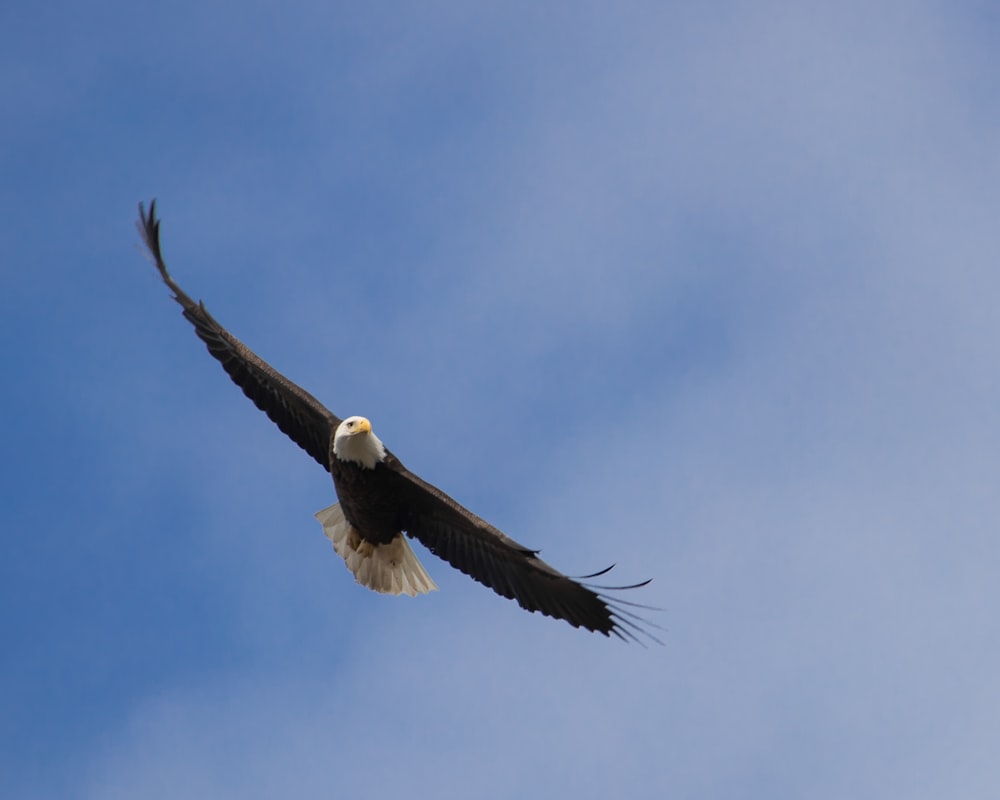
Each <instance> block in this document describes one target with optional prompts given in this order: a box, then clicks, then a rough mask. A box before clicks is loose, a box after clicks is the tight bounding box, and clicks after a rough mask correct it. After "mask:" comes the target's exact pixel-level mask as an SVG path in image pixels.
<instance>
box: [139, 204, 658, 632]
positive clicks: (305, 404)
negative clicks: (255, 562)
mask: <svg viewBox="0 0 1000 800" xmlns="http://www.w3.org/2000/svg"><path fill="white" fill-rule="evenodd" d="M137 227H138V230H139V234H140V235H141V237H142V240H143V242H144V243H145V245H146V247H147V248H148V249H149V252H150V254H151V255H152V258H153V261H154V262H155V264H156V268H157V269H158V270H159V273H160V277H161V278H162V279H163V281H164V283H166V285H167V286H168V287H169V288H170V290H171V291H172V292H173V299H174V300H176V301H177V302H178V303H179V304H180V306H181V308H182V309H183V314H184V317H185V318H186V319H187V320H188V322H190V323H191V324H192V325H193V326H194V330H195V333H196V334H197V335H198V337H199V338H200V339H201V340H202V341H203V342H204V343H205V344H206V345H207V346H208V351H209V353H211V354H212V356H213V357H214V358H215V359H217V360H218V361H219V362H220V363H221V364H222V367H223V369H225V371H226V372H227V373H228V374H229V377H230V378H232V380H233V382H234V383H236V385H237V386H239V387H240V388H241V389H242V390H243V393H244V394H245V395H246V396H247V397H249V398H250V399H251V400H252V401H253V402H254V404H255V405H256V406H257V408H259V409H260V410H261V411H263V412H264V413H265V414H267V416H268V417H270V419H271V420H272V421H273V422H274V423H275V424H276V425H277V426H278V427H279V428H280V429H281V430H282V432H284V433H285V434H286V435H287V436H288V437H289V438H290V439H291V440H292V441H294V442H295V443H296V444H297V445H298V446H299V447H301V448H302V449H303V450H305V451H306V452H307V453H308V454H309V455H310V456H312V457H313V458H314V459H315V460H316V461H317V463H319V465H320V466H321V467H323V469H325V470H327V471H328V472H329V473H330V474H331V475H332V476H333V485H334V488H335V490H336V493H337V498H338V500H339V502H338V503H336V504H334V505H332V506H330V507H329V508H325V509H323V510H322V511H319V512H317V514H316V517H317V519H318V520H319V521H320V523H321V524H322V526H323V530H324V533H325V534H326V536H327V537H328V538H329V539H330V540H331V541H332V543H333V547H334V549H335V551H336V552H337V554H338V555H340V556H341V558H343V559H344V561H345V563H346V564H347V567H348V569H349V570H350V571H351V572H352V573H353V574H354V576H355V579H356V580H357V581H358V583H361V584H362V585H364V586H367V587H368V588H369V589H373V590H374V591H376V592H383V593H387V594H396V595H398V594H407V595H411V596H414V595H417V594H422V593H425V592H429V591H432V590H434V589H436V588H437V586H436V585H435V583H434V581H433V580H432V579H431V578H430V576H429V575H428V574H427V572H426V571H425V570H424V567H423V565H422V564H421V563H420V561H419V560H418V558H417V556H416V554H415V553H414V552H413V550H412V549H411V548H410V545H409V543H408V542H407V540H406V537H405V536H404V535H403V534H404V532H405V533H406V534H408V535H409V536H410V537H411V538H413V539H416V540H417V541H419V542H421V543H422V544H423V545H424V546H425V547H427V549H428V550H430V551H431V552H432V553H434V554H435V555H437V556H439V557H440V558H443V559H444V560H445V561H447V562H448V563H449V564H451V565H452V566H453V567H455V568H456V569H459V570H461V571H462V572H464V573H465V574H466V575H468V576H470V577H471V578H473V579H475V580H476V581H479V582H480V583H482V584H485V585H486V586H488V587H490V588H491V589H493V591H495V592H496V593H497V594H499V595H502V596H503V597H507V598H511V599H514V600H516V601H517V602H518V603H519V604H520V605H521V607H522V608H524V609H526V610H528V611H540V612H541V613H542V614H544V615H546V616H550V617H554V618H556V619H563V620H566V622H568V623H569V624H570V625H572V626H573V627H575V628H585V629H587V630H590V631H596V632H599V633H602V634H604V635H605V636H608V635H610V634H614V635H615V636H618V637H619V638H621V639H631V640H636V639H637V635H639V634H641V635H645V636H648V637H649V638H651V639H653V640H654V641H655V637H653V636H652V635H651V634H650V633H649V631H648V628H647V627H646V626H647V625H648V624H649V623H648V622H647V621H645V620H642V619H641V618H640V617H638V616H636V614H635V613H634V612H632V611H629V610H627V609H625V608H623V607H622V606H623V605H627V606H633V607H635V606H636V605H637V604H634V603H629V602H626V601H623V600H620V599H618V600H616V601H614V602H612V601H611V600H610V599H609V598H608V597H606V596H604V595H602V594H600V593H599V592H598V591H597V590H604V591H607V590H612V591H617V590H625V589H634V588H638V587H640V586H645V585H646V584H647V583H649V581H644V582H642V583H637V584H633V585H631V586H615V587H610V586H592V585H589V584H585V583H582V582H581V581H586V580H589V579H592V578H595V577H598V576H600V575H603V574H605V573H606V572H608V570H610V569H611V567H608V568H607V569H605V570H602V571H600V572H596V573H594V574H592V575H586V576H583V577H582V578H580V579H576V580H575V579H573V578H569V577H567V576H566V575H563V574H562V573H560V572H558V571H557V570H555V569H553V568H552V567H550V566H549V565H548V564H546V563H545V562H544V561H542V560H541V559H540V558H538V551H536V550H531V549H529V548H527V547H525V546H524V545H521V544H519V543H518V542H515V541H514V540H513V539H511V538H510V537H509V536H506V535H505V534H504V533H502V532H501V531H500V530H498V529H497V528H495V527H493V526H492V525H490V524H489V523H488V522H485V521H484V520H482V519H480V518H479V517H478V516H476V515H475V514H473V513H472V512H471V511H469V510H467V509H466V508H463V507H462V506H461V505H459V504H458V503H457V502H456V501H455V500H453V499H452V498H451V497H449V496H448V495H447V494H445V493H444V492H442V491H441V490H440V489H438V488H436V487H434V486H432V485H431V484H429V483H427V482H426V481H424V480H422V479H421V478H419V477H418V476H417V475H414V474H413V473H412V472H410V471H409V470H408V469H406V467H404V466H403V465H402V463H401V462H400V461H399V459H398V458H396V456H394V455H393V454H392V453H391V452H390V451H389V450H388V449H387V448H386V447H385V445H383V444H382V442H381V440H380V439H379V438H378V437H377V436H376V435H375V433H374V431H373V430H372V426H371V423H370V422H369V421H368V420H367V419H365V418H364V417H359V416H354V417H348V418H346V419H343V420H341V419H339V418H338V417H336V416H335V415H334V414H332V413H331V412H330V411H328V410H327V409H326V408H325V407H324V406H323V405H322V404H321V403H320V402H319V401H318V400H317V399H316V398H315V397H313V396H312V395H311V394H309V393H308V392H306V391H305V390H304V389H302V388H301V387H299V386H297V385H296V384H294V383H292V382H291V381H290V380H288V378H286V377H285V376H284V375H281V374H280V373H279V372H277V371H276V370H275V369H274V368H272V367H271V366H270V365H269V364H267V363H265V362H264V361H263V360H262V359H261V358H259V357H258V356H257V355H256V354H255V353H253V352H252V351H251V350H250V349H249V348H247V347H246V345H244V344H243V343H242V342H240V341H239V340H238V339H237V338H236V337H235V336H233V335H232V334H231V333H229V331H227V330H226V329H225V328H224V327H223V326H222V325H220V324H219V323H218V322H217V321H216V320H215V318H214V317H213V316H212V315H211V314H209V313H208V311H207V309H206V308H205V305H204V303H201V302H197V303H196V302H195V301H194V300H192V299H191V297H190V296H189V295H188V294H186V293H185V292H184V291H183V290H182V289H181V288H180V286H178V285H177V283H175V282H174V279H173V278H172V277H171V276H170V273H169V272H168V271H167V265H166V263H165V262H164V260H163V255H162V252H161V249H160V221H159V220H158V219H157V218H156V201H155V200H154V201H152V202H151V203H150V206H149V214H148V215H147V214H146V211H145V208H144V206H143V204H142V203H140V204H139V222H138V223H137ZM638 607H640V608H644V607H645V606H638ZM653 627H656V626H653Z"/></svg>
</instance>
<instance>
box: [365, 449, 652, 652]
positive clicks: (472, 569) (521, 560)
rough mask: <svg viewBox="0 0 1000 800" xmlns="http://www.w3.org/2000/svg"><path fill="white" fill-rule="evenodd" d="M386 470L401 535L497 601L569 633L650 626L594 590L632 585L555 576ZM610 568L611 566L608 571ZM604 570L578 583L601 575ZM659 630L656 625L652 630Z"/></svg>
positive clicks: (462, 512) (397, 469)
mask: <svg viewBox="0 0 1000 800" xmlns="http://www.w3.org/2000/svg"><path fill="white" fill-rule="evenodd" d="M385 466H386V467H387V468H388V470H389V471H390V473H391V474H392V475H393V476H394V480H393V484H394V485H393V488H394V489H395V491H397V492H398V493H399V497H400V499H401V500H402V503H401V505H402V506H403V507H404V508H405V511H404V521H403V528H404V530H406V532H407V533H409V534H410V535H411V536H412V537H414V538H415V539H417V540H418V541H419V542H421V543H422V544H423V545H424V546H425V547H426V548H427V549H428V550H430V551H431V552H432V553H434V554H435V555H436V556H439V557H440V558H443V559H444V560H445V561H447V562H448V563H449V564H451V565H452V566H453V567H455V568H456V569H458V570H460V571H462V572H464V573H465V574H466V575H468V576H469V577H471V578H473V579H475V580H477V581H479V582H480V583H482V584H485V585H486V586H489V587H490V588H491V589H492V590H493V591H495V592H496V593H497V594H499V595H502V596H503V597H509V598H511V599H514V600H517V602H518V603H519V604H520V605H521V607H522V608H524V609H526V610H528V611H540V612H541V613H542V614H544V615H546V616H549V617H555V618H556V619H563V620H566V621H567V622H568V623H569V624H570V625H572V626H573V627H574V628H586V629H587V630H591V631H597V632H599V633H603V634H604V635H605V636H608V635H610V634H614V635H616V636H618V637H620V638H622V639H633V640H635V639H636V638H637V636H638V635H640V634H641V635H645V636H647V637H649V638H650V639H652V640H653V641H657V639H656V637H654V636H653V635H652V634H650V633H649V631H648V630H647V629H646V627H645V626H651V625H650V623H648V622H646V621H645V620H642V619H641V618H639V617H638V616H637V615H636V614H634V613H633V612H631V611H628V610H627V609H625V608H622V606H623V605H626V606H632V607H638V608H643V607H644V606H636V605H635V604H634V603H628V602H625V601H621V600H618V601H613V600H611V599H610V598H608V597H606V596H604V595H601V594H598V592H596V591H595V589H611V590H615V589H635V588H638V587H640V586H645V585H646V584H647V583H649V581H643V582H642V583H637V584H635V585H633V586H619V587H591V586H588V585H586V584H583V583H580V582H579V581H577V580H574V579H573V578H569V577H567V576H566V575H563V574H562V573H561V572H559V571H558V570H555V569H553V568H552V567H550V566H549V565H548V564H546V563H545V562H544V561H542V560H541V559H540V558H538V552H537V551H535V550H530V549H529V548H527V547H525V546H524V545H522V544H519V543H518V542H515V541H514V540H513V539H511V538H510V537H509V536H507V535H506V534H504V533H503V532H502V531H500V530H498V529H497V528H495V527H493V526H492V525H490V524H489V523H488V522H486V521H485V520H483V519H481V518H480V517H478V516H476V515H475V514H473V513H472V512H471V511H469V510H468V509H467V508H464V507H463V506H462V505H460V504H459V503H457V502H456V501H455V500H453V499H452V498H451V497H449V496H448V495H446V494H445V493H444V492H442V491H441V490H440V489H438V488H437V487H436V486H432V485H431V484H429V483H427V481H425V480H423V479H422V478H420V477H419V476H417V475H414V474H413V473H412V472H410V471H409V470H408V469H406V468H405V467H404V466H403V465H402V464H401V463H399V460H398V459H396V458H395V457H394V456H391V457H390V458H388V459H387V460H386V462H385ZM608 569H610V567H609V568H608ZM608 569H606V570H603V571H601V572H598V573H595V574H594V575H588V576H585V577H584V578H583V580H587V579H588V578H594V577H597V576H599V575H603V574H604V573H606V572H607V571H608ZM651 627H656V626H651Z"/></svg>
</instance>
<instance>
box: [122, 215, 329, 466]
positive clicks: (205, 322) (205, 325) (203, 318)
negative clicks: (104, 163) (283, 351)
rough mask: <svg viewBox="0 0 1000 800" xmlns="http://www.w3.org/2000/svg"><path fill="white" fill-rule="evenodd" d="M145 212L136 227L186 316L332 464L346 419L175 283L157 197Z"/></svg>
mask: <svg viewBox="0 0 1000 800" xmlns="http://www.w3.org/2000/svg"><path fill="white" fill-rule="evenodd" d="M139 217H140V221H139V222H138V223H137V226H136V227H138V229H139V234H140V235H141V236H142V239H143V241H144V242H145V244H146V247H148V248H149V252H150V254H151V255H152V256H153V259H154V261H155V263H156V268H157V269H158V270H159V272H160V277H161V278H163V282H164V283H165V284H167V286H169V287H170V290H171V291H172V292H173V293H174V299H175V300H176V301H177V302H178V303H179V304H180V305H181V308H183V309H184V316H185V317H186V318H187V320H188V321H189V322H190V323H191V324H192V325H193V326H194V330H195V333H197V334H198V336H199V338H200V339H201V340H202V341H203V342H204V343H205V344H206V345H207V347H208V352H209V353H211V354H212V356H213V357H214V358H215V359H216V360H217V361H218V362H219V363H220V364H222V368H223V369H224V370H225V371H226V372H227V373H228V374H229V377H230V378H232V379H233V383H235V384H236V385H237V386H239V387H240V389H242V390H243V394H245V395H246V396H247V397H249V398H250V399H251V400H253V402H254V405H256V406H257V408H259V409H260V410H261V411H263V412H264V413H265V414H267V416H268V417H269V418H270V419H271V421H272V422H274V423H275V424H276V425H277V426H278V427H279V428H280V429H281V431H282V432H283V433H284V434H286V435H287V436H288V437H289V438H290V439H291V440H292V441H293V442H295V443H296V444H297V445H298V446H299V447H301V448H302V449H303V450H305V451H306V452H307V453H308V454H309V455H311V456H312V457H313V458H314V459H316V461H317V462H318V463H319V464H320V465H321V466H322V467H323V468H324V469H329V459H330V438H331V437H332V436H333V432H334V431H335V430H336V429H337V426H338V425H339V424H340V420H339V419H338V418H337V417H336V416H334V415H333V414H332V413H330V412H329V411H328V410H327V409H326V408H324V407H323V404H322V403H320V402H319V400H317V399H316V398H315V397H313V396H312V395H311V394H309V392H307V391H306V390H305V389H303V388H302V387H300V386H297V385H296V384H294V383H292V382H291V381H290V380H288V378H286V377H285V376H284V375H282V374H281V373H279V372H277V371H276V370H275V369H274V368H273V367H271V366H270V365H269V364H267V363H266V362H265V361H263V360H262V359H260V358H259V357H258V356H257V355H256V354H255V353H254V352H253V351H252V350H250V349H249V348H248V347H247V346H246V345H245V344H243V342H241V341H240V340H239V339H237V338H236V337H235V336H233V335H232V334H231V333H229V331H227V330H226V329H225V328H223V327H222V325H220V324H219V323H218V322H216V320H215V318H214V317H213V316H212V315H211V314H209V313H208V311H207V310H206V308H205V306H204V304H202V303H200V302H199V303H196V302H195V301H194V300H192V299H191V297H190V296H188V294H187V293H186V292H185V291H184V290H183V289H181V287H180V286H178V285H177V284H176V283H175V282H174V279H173V278H172V277H171V276H170V273H169V272H168V271H167V265H166V263H165V262H164V260H163V254H162V252H161V250H160V221H159V220H158V219H157V218H156V201H155V200H154V201H153V202H151V203H150V204H149V215H148V216H147V215H146V212H145V208H144V207H143V205H142V203H140V204H139Z"/></svg>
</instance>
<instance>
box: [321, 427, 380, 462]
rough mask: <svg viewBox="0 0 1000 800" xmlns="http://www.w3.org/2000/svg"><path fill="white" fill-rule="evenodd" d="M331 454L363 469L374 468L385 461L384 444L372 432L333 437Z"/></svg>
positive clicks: (339, 434)
mask: <svg viewBox="0 0 1000 800" xmlns="http://www.w3.org/2000/svg"><path fill="white" fill-rule="evenodd" d="M333 454H334V455H335V456H336V457H337V458H339V459H340V460H341V461H352V462H354V463H355V464H360V465H361V466H362V467H364V468H365V469H374V468H375V465H376V464H378V463H379V462H380V461H385V445H384V444H382V440H381V439H379V438H378V437H377V436H376V435H375V434H374V433H359V434H354V435H345V434H341V433H340V432H339V431H338V435H337V436H335V437H334V439H333Z"/></svg>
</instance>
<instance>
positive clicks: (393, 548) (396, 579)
mask: <svg viewBox="0 0 1000 800" xmlns="http://www.w3.org/2000/svg"><path fill="white" fill-rule="evenodd" d="M316 519H318V520H319V521H320V524H321V525H322V526H323V533H325V534H326V538H327V539H329V540H330V541H331V542H333V549H334V550H336V551H337V555H339V556H340V557H341V558H343V559H344V561H345V562H346V563H347V568H348V569H349V570H350V571H351V572H352V573H353V574H354V578H355V580H357V582H358V583H360V584H361V585H362V586H367V587H368V588H369V589H373V590H374V591H376V592H381V593H382V594H408V595H410V597H416V596H417V595H418V594H424V593H425V592H431V591H434V590H435V589H437V588H438V587H437V584H436V583H434V581H433V580H431V577H430V575H428V574H427V573H426V572H425V571H424V568H423V565H422V564H421V563H420V561H419V560H418V559H417V554H416V553H414V552H413V550H411V549H410V543H409V542H407V541H406V537H405V536H403V534H402V533H400V534H399V535H398V536H397V537H396V538H395V539H393V540H392V541H391V542H389V544H370V543H369V542H366V541H365V540H364V539H362V538H361V537H360V536H359V535H358V533H357V531H355V530H354V528H353V527H351V524H350V523H349V522H348V521H347V520H346V519H345V518H344V512H343V511H341V509H340V503H335V504H334V505H332V506H329V507H328V508H324V509H323V510H322V511H317V512H316Z"/></svg>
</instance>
